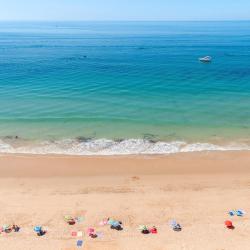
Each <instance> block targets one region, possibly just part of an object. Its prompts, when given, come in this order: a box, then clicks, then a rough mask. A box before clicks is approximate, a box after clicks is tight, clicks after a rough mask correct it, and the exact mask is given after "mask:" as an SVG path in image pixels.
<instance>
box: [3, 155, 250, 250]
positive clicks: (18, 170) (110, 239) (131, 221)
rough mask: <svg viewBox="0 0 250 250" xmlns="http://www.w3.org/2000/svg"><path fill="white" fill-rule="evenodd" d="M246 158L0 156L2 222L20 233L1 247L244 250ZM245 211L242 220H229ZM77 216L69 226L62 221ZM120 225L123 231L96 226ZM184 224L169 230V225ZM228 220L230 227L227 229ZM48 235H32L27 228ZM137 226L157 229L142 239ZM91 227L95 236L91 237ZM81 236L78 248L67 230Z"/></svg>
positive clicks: (248, 205) (248, 207)
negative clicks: (107, 221)
mask: <svg viewBox="0 0 250 250" xmlns="http://www.w3.org/2000/svg"><path fill="white" fill-rule="evenodd" d="M249 159H250V152H248V151H239V152H231V151H226V152H207V151H204V152H195V153H179V154H172V155H162V156H155V155H150V156H148V155H141V156H133V155H131V156H105V157H104V156H102V157H101V156H99V157H98V156H89V157H88V156H85V157H83V156H68V155H67V156H63V155H62V156H61V155H58V156H55V155H23V154H2V155H1V156H0V180H1V181H0V186H1V189H0V197H1V201H0V202H1V203H0V204H1V213H0V222H1V224H12V223H16V224H17V225H19V226H20V227H21V230H20V232H17V233H15V232H11V233H9V234H5V233H2V234H0V249H10V250H11V249H15V250H17V249H25V250H28V249H32V250H34V249H38V250H40V249H46V250H47V249H48V250H49V249H51V250H57V249H58V250H59V249H63V250H71V249H86V250H92V249H93V250H99V249H101V250H105V249H107V250H116V249H117V250H125V249H126V250H137V249H144V250H145V249H151V250H152V249H153V250H162V249H170V250H179V249H181V250H184V249H185V250H189V249H190V250H191V249H192V250H196V249H197V250H198V249H199V250H200V249H203V250H236V249H239V250H248V249H249V246H250V245H249V233H250V220H249V211H250V200H249V199H248V197H250V168H249ZM232 209H243V210H245V211H246V212H247V213H246V215H244V216H243V217H237V216H234V217H230V216H229V215H228V212H229V211H230V210H232ZM65 215H70V216H82V217H83V218H84V219H83V221H82V222H81V223H76V224H75V225H73V226H70V225H68V224H66V223H65V221H64V220H63V217H64V216H65ZM108 217H111V218H115V219H117V220H120V221H122V222H123V227H124V229H123V231H115V230H111V229H110V228H109V226H100V225H99V222H100V221H101V220H102V219H104V218H108ZM172 219H174V220H176V221H177V222H178V223H180V224H181V226H182V231H181V232H174V231H173V230H172V229H171V227H170V226H169V221H170V220H172ZM228 219H230V220H232V222H233V224H234V226H235V229H234V230H229V229H227V228H226V227H225V225H224V222H225V221H226V220H228ZM36 225H42V226H43V227H44V228H46V230H47V233H46V235H44V236H42V237H38V236H37V235H36V234H35V232H34V231H33V227H34V226H36ZM139 225H147V226H149V227H152V226H156V227H157V229H158V234H149V235H143V234H141V233H140V231H139V230H138V226H139ZM88 227H93V228H95V229H96V231H98V232H101V235H102V236H101V237H98V238H96V239H92V238H90V237H88V236H87V235H86V229H87V228H88ZM78 230H80V231H83V232H84V235H83V237H82V238H80V239H83V242H84V243H83V247H82V248H77V247H76V241H77V239H78V238H76V237H73V236H71V232H72V231H78Z"/></svg>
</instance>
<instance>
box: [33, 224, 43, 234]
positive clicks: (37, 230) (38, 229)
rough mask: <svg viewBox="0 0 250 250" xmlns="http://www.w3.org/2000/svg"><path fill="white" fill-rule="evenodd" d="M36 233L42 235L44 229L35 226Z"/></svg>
mask: <svg viewBox="0 0 250 250" xmlns="http://www.w3.org/2000/svg"><path fill="white" fill-rule="evenodd" d="M34 231H35V232H36V233H40V232H41V231H42V227H41V226H35V227H34Z"/></svg>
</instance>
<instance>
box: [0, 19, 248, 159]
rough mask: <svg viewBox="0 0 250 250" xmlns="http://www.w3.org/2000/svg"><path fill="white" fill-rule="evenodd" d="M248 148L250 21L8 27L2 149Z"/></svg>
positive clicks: (1, 29) (0, 41)
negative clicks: (206, 59)
mask: <svg viewBox="0 0 250 250" xmlns="http://www.w3.org/2000/svg"><path fill="white" fill-rule="evenodd" d="M206 55H210V56H212V57H213V61H212V63H200V62H199V61H198V58H199V57H202V56H206ZM241 149H250V22H57V23H56V22H33V23H32V22H19V23H17V22H1V23H0V152H2V153H3V152H10V153H15V152H19V153H41V154H48V153H58V154H61V153H63V154H76V155H93V154H95V155H112V154H151V153H152V154H158V153H160V154H165V153H177V152H189V151H201V150H241Z"/></svg>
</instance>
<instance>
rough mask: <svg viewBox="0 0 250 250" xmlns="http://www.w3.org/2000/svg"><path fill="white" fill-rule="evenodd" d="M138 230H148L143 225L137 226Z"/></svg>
mask: <svg viewBox="0 0 250 250" xmlns="http://www.w3.org/2000/svg"><path fill="white" fill-rule="evenodd" d="M139 230H140V231H143V230H148V228H147V227H146V226H145V225H140V226H139Z"/></svg>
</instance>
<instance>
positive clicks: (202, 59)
mask: <svg viewBox="0 0 250 250" xmlns="http://www.w3.org/2000/svg"><path fill="white" fill-rule="evenodd" d="M199 61H200V62H212V57H211V56H205V57H201V58H199Z"/></svg>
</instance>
